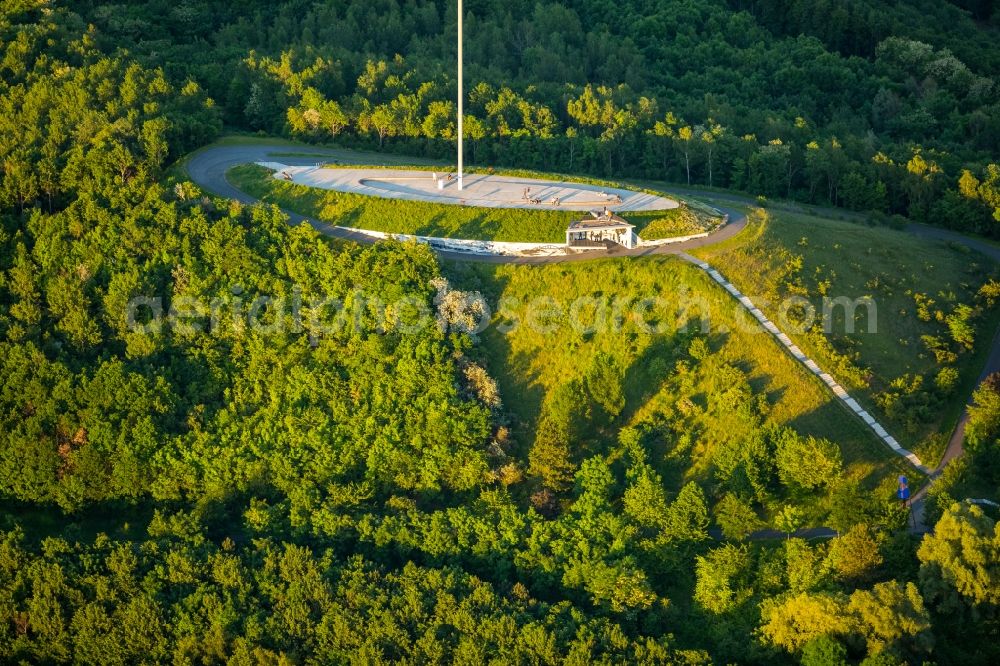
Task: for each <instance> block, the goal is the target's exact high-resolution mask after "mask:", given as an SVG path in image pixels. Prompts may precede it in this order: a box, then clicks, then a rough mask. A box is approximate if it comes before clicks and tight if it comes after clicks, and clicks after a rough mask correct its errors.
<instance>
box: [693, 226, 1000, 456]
mask: <svg viewBox="0 0 1000 666" xmlns="http://www.w3.org/2000/svg"><path fill="white" fill-rule="evenodd" d="M751 219H752V224H751V226H750V228H748V229H747V230H746V231H745V232H744V233H743V234H741V235H740V236H739V237H737V238H736V239H734V240H732V241H730V242H727V243H724V244H720V245H719V246H716V247H712V246H709V247H705V248H702V249H699V250H697V251H695V253H696V254H697V255H698V256H699V257H702V258H704V259H705V260H707V261H709V262H710V263H711V264H712V265H713V266H715V267H716V268H717V269H718V270H720V271H721V272H722V273H723V274H724V275H725V276H726V277H727V278H729V279H730V280H731V281H732V282H733V284H735V285H736V286H737V287H738V288H739V289H740V290H741V291H743V292H744V293H746V294H747V295H749V296H750V297H751V298H752V299H753V300H754V301H755V302H756V303H757V304H758V305H759V306H760V308H761V309H762V310H763V311H764V312H765V313H767V314H768V316H770V317H771V318H772V319H775V321H778V319H779V315H780V312H781V302H782V300H783V299H785V298H788V297H804V298H806V299H808V300H809V302H810V303H812V304H813V306H814V307H815V308H816V314H817V317H816V325H815V326H814V327H813V328H812V329H809V330H806V331H804V332H796V331H795V330H793V329H790V328H787V327H786V332H788V334H789V335H790V336H791V337H792V339H793V340H794V341H795V342H796V344H798V345H799V347H801V348H802V349H803V351H805V352H806V354H808V355H809V356H811V357H813V358H814V359H815V360H816V362H817V363H819V365H820V366H822V367H823V368H824V369H826V370H828V371H829V372H830V373H831V374H833V375H834V376H835V377H836V378H837V380H838V381H840V382H841V383H842V384H843V385H844V386H845V387H846V388H847V389H848V390H849V391H851V392H852V394H853V395H855V396H856V397H857V398H858V399H859V400H860V402H862V403H863V404H865V406H866V407H867V408H869V409H871V410H872V411H873V412H874V413H875V414H876V416H877V418H879V420H881V421H883V422H884V423H885V425H886V427H887V428H888V429H889V431H890V432H891V433H892V434H893V435H895V436H896V438H897V439H899V440H900V442H901V443H904V445H908V446H910V447H915V448H916V450H917V452H918V453H919V454H920V455H921V456H923V457H925V458H926V460H925V462H928V463H934V462H936V459H937V455H938V454H939V452H940V447H941V446H942V445H943V440H944V438H943V437H938V436H935V433H937V432H938V431H939V430H947V429H948V428H950V427H951V422H952V419H953V418H954V417H955V416H957V412H958V410H959V409H960V408H961V405H962V404H964V401H965V399H966V397H967V395H968V393H967V391H968V390H970V389H971V382H973V381H974V378H975V377H976V375H978V373H979V370H980V368H981V363H982V361H983V359H982V358H979V357H977V355H976V352H973V351H970V350H969V348H968V347H969V344H968V341H969V340H968V336H969V335H973V336H974V337H975V339H976V340H980V341H982V342H983V344H982V345H979V346H978V349H983V350H985V349H987V348H988V345H987V344H986V341H987V340H989V339H990V338H991V336H992V330H993V326H994V325H995V324H996V314H997V313H996V310H995V308H992V307H991V304H990V303H989V302H988V299H987V298H986V297H985V296H977V292H979V291H980V287H981V286H982V285H984V284H986V283H987V282H988V281H989V278H990V275H991V274H992V273H993V271H994V270H995V269H994V265H993V264H992V263H991V262H990V261H989V260H988V259H987V258H985V257H982V256H979V255H977V254H974V253H971V252H969V253H966V252H960V251H958V250H956V249H954V248H952V247H949V246H946V245H944V244H941V243H935V242H934V241H930V240H926V239H921V238H917V237H915V236H911V235H909V234H906V233H904V232H900V231H894V230H890V229H886V228H872V227H868V226H864V225H861V224H852V223H849V222H843V221H835V220H829V219H824V218H818V217H811V216H807V215H798V214H792V213H787V212H769V213H765V212H763V211H757V212H756V213H754V214H752V215H751ZM841 296H845V297H847V298H848V299H852V300H853V299H864V298H870V299H871V300H872V302H873V303H874V305H875V307H876V309H877V327H876V329H875V331H874V332H873V333H869V332H868V321H867V309H866V307H864V306H862V307H858V308H857V310H856V312H857V316H856V319H855V332H854V333H847V332H846V326H845V316H844V312H845V310H844V308H842V307H836V308H834V309H833V316H832V327H831V328H830V332H829V333H828V334H824V332H823V327H822V312H823V308H822V300H823V298H824V297H827V298H830V299H833V298H837V297H841Z"/></svg>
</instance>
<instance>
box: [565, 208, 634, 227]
mask: <svg viewBox="0 0 1000 666" xmlns="http://www.w3.org/2000/svg"><path fill="white" fill-rule="evenodd" d="M622 228H628V229H634V228H635V225H634V224H629V223H628V222H627V221H625V219H624V218H621V217H619V216H618V215H615V214H614V213H613V212H612V211H610V210H608V209H607V208H605V209H604V210H592V211H590V215H589V216H588V217H585V218H583V219H582V220H577V221H575V222H570V225H569V227H568V228H567V229H566V230H567V231H598V230H601V229H622Z"/></svg>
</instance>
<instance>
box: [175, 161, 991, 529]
mask: <svg viewBox="0 0 1000 666" xmlns="http://www.w3.org/2000/svg"><path fill="white" fill-rule="evenodd" d="M289 150H291V148H289V147H288V146H280V145H273V144H267V143H263V142H262V143H260V144H243V145H236V144H233V145H226V144H218V145H213V146H208V147H207V148H204V149H202V150H201V151H198V152H196V153H194V154H193V155H192V156H191V157H190V159H189V160H188V162H187V165H186V167H187V172H188V175H189V176H190V178H191V180H192V181H194V182H195V183H196V184H197V185H198V186H200V187H202V188H203V189H205V190H207V191H209V192H212V193H214V194H217V195H219V196H223V197H227V198H230V199H235V200H237V201H240V202H242V203H245V204H255V203H257V199H255V198H254V197H251V196H250V195H248V194H246V193H245V192H243V191H241V190H240V189H238V188H236V187H235V186H233V185H232V183H230V182H229V180H228V179H227V178H226V172H228V171H229V170H230V169H232V168H233V167H236V166H239V165H241V164H248V163H255V162H266V161H272V158H273V156H274V155H275V154H276V153H277V154H281V157H280V159H281V161H282V162H284V163H286V164H288V165H289V166H297V165H298V166H311V165H314V164H316V162H317V158H326V159H335V160H337V161H338V162H340V163H342V164H352V163H353V164H357V163H358V158H359V153H357V152H354V151H344V150H336V149H316V148H305V149H302V148H295V150H296V155H295V156H294V157H292V156H288V151H289ZM376 159H378V157H376ZM381 159H382V161H384V157H382V158H381ZM368 163H369V164H370V163H371V160H368ZM673 190H674V192H676V193H677V194H680V195H694V196H697V193H696V192H692V191H689V190H686V189H683V188H673ZM713 198H714V199H716V200H719V199H721V200H724V201H728V202H731V203H733V204H734V205H742V204H748V203H752V202H751V200H750V199H748V198H746V197H741V196H738V195H732V194H713ZM717 208H719V209H720V210H722V211H723V212H724V213H727V214H728V215H729V223H728V224H726V225H724V226H723V227H721V228H719V229H717V230H716V231H715V232H713V233H712V234H710V235H709V236H707V237H705V238H698V239H694V240H690V241H685V242H682V243H676V244H671V245H660V246H656V247H649V248H636V249H634V250H627V249H625V248H620V249H615V250H609V251H608V252H594V251H587V252H579V253H576V254H567V255H562V256H508V255H475V254H470V253H465V252H453V251H448V250H441V249H435V252H437V254H438V256H440V257H442V258H444V259H452V260H459V261H480V262H489V263H516V264H553V263H561V262H567V261H583V260H593V259H601V258H606V257H640V256H648V255H684V254H685V253H686V251H687V250H691V249H694V248H698V247H703V246H706V245H711V244H714V243H718V242H720V241H723V240H726V239H728V238H732V237H733V236H735V235H736V234H738V233H739V232H740V231H742V230H743V228H744V227H746V224H747V217H746V215H745V214H744V213H742V212H740V211H738V210H734V209H731V208H723V207H719V206H717ZM284 213H285V214H286V215H288V217H289V219H290V221H291V222H292V224H301V223H303V222H305V223H306V224H309V225H310V226H312V227H313V228H314V229H316V230H317V231H318V232H320V233H322V234H325V235H328V236H332V237H335V238H341V239H345V240H351V241H356V242H358V243H365V244H370V243H373V242H375V239H374V238H373V237H371V236H368V235H365V234H359V233H357V232H355V231H352V230H350V229H347V228H345V227H336V226H332V225H329V224H326V223H324V222H320V221H318V220H314V219H311V218H307V217H305V216H303V215H299V214H297V213H294V212H292V211H287V210H286V211H284ZM906 232H907V233H909V234H911V235H914V236H917V237H919V238H922V239H925V240H927V241H928V242H946V243H952V244H956V245H961V246H964V247H966V248H969V249H971V250H974V251H976V252H979V253H981V254H983V255H985V256H987V257H988V258H990V259H992V260H993V261H996V262H1000V247H998V246H995V245H992V244H990V243H987V242H985V241H982V240H980V239H977V238H972V237H969V236H965V235H963V234H960V233H957V232H954V231H949V230H947V229H940V228H937V227H930V226H927V225H922V224H911V225H909V226H908V227H907V229H906ZM998 371H1000V331H998V332H997V335H996V337H995V338H994V339H993V342H992V349H991V353H990V356H989V359H988V360H987V363H986V366H985V367H984V368H983V371H982V374H981V376H980V381H981V380H982V379H984V378H985V377H986V376H987V375H989V374H991V373H994V372H998ZM968 418H969V414H968V410H965V411H964V412H963V414H962V416H961V418H960V419H959V421H958V423H957V424H956V427H955V430H954V431H953V432H952V435H951V438H950V440H949V442H948V447H947V449H946V450H945V453H944V456H943V457H942V459H941V461H940V463H939V464H938V466H937V468H936V469H934V470H933V472H932V474H931V480H932V481H933V480H934V479H936V478H937V477H938V476H940V474H941V472H942V471H943V470H944V468H945V466H946V465H947V464H948V463H949V462H950V461H952V460H954V459H955V458H957V457H959V456H961V455H962V452H963V451H962V444H963V440H964V435H965V426H966V424H967V423H968ZM928 488H929V484H927V485H924V487H923V488H921V489H920V491H919V492H917V493H916V494H915V495H914V496H913V498H912V500H911V505H912V507H913V513H914V519H915V520H914V523H915V524H914V528H913V530H912V531H916V532H919V531H924V530H926V527H925V526H923V524H922V523H923V502H924V499H925V496H926V493H927V490H928ZM807 532H810V533H815V534H812V535H813V536H817V537H828V536H833V535H835V532H833V531H832V530H830V529H829V528H814V529H813V530H811V531H807ZM752 536H760V537H761V538H767V537H768V535H766V534H764V533H763V532H762V533H761V534H760V535H752Z"/></svg>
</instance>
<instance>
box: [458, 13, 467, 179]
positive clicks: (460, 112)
mask: <svg viewBox="0 0 1000 666" xmlns="http://www.w3.org/2000/svg"><path fill="white" fill-rule="evenodd" d="M462 13H463V12H462V0H458V189H460V190H461V189H462V175H463V174H462V155H463V153H462V136H463V131H462V116H463V115H464V114H463V110H462V107H463V105H464V102H465V94H464V93H463V90H462Z"/></svg>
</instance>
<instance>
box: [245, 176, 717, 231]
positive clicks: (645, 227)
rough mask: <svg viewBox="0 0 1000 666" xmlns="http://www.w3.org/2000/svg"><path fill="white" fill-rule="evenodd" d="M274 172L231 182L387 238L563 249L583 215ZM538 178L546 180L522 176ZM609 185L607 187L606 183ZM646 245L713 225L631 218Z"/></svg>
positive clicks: (681, 213)
mask: <svg viewBox="0 0 1000 666" xmlns="http://www.w3.org/2000/svg"><path fill="white" fill-rule="evenodd" d="M271 173H272V172H271V171H269V170H267V169H265V168H263V167H260V166H257V165H252V164H247V165H242V166H238V167H235V168H234V169H231V170H230V171H229V173H228V174H227V177H228V178H229V180H230V182H232V183H233V184H234V185H235V186H236V187H238V188H240V189H241V190H243V191H244V192H246V193H247V194H250V195H252V196H254V197H256V198H258V199H260V200H261V201H265V202H268V203H274V204H277V205H278V206H280V207H282V208H284V209H286V210H290V211H293V212H296V213H300V214H302V215H306V216H309V217H313V218H316V219H318V220H322V221H323V222H328V223H330V224H336V225H339V226H344V227H357V228H360V229H371V230H373V231H384V232H389V233H400V234H416V235H418V236H441V237H448V238H469V239H478V240H497V241H513V242H524V243H562V242H564V241H565V239H566V226H567V225H568V224H569V223H570V222H571V221H573V220H576V219H579V217H580V216H581V215H583V214H582V213H580V212H573V211H555V210H528V209H523V208H510V209H503V208H472V207H467V206H452V205H445V204H435V203H429V202H424V201H406V200H402V199H383V198H380V197H370V196H364V195H359V194H351V193H344V192H334V191H332V190H323V189H319V188H313V187H305V186H302V185H296V184H294V183H288V182H283V181H279V180H276V179H274V178H272V177H271ZM529 174H530V175H531V176H532V177H538V176H541V175H544V174H538V173H534V172H523V173H522V172H519V173H518V174H515V175H529ZM605 184H606V183H605ZM624 217H625V218H626V219H627V220H628V221H629V222H630V223H632V224H634V225H636V231H637V232H638V233H640V234H641V235H642V237H643V238H645V239H647V240H655V239H659V238H668V237H671V236H683V235H688V234H694V233H700V232H701V231H704V230H705V228H706V226H708V225H712V224H714V220H713V219H712V218H711V216H709V215H707V214H706V213H705V212H703V211H700V210H695V209H692V208H689V207H687V206H682V207H680V208H676V209H673V210H665V211H650V212H642V213H628V214H625V215H624Z"/></svg>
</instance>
